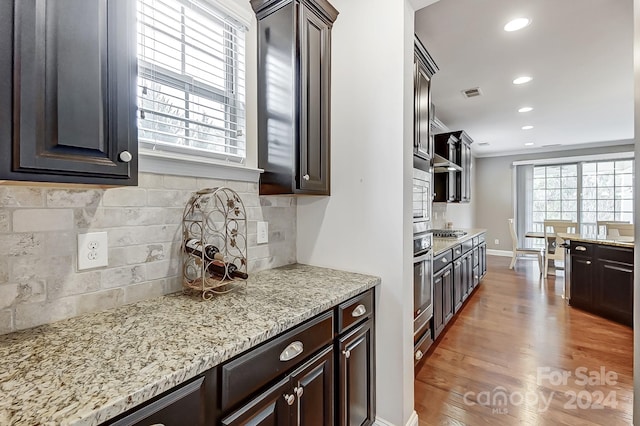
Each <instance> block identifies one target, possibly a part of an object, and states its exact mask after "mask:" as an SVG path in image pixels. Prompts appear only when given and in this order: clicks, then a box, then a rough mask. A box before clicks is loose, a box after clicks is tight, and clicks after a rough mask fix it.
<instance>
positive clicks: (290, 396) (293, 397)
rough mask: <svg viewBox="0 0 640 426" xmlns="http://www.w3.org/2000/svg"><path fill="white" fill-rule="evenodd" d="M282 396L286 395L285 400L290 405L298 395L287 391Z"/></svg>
mask: <svg viewBox="0 0 640 426" xmlns="http://www.w3.org/2000/svg"><path fill="white" fill-rule="evenodd" d="M282 396H284V400H285V401H287V404H289V405H293V403H294V402H295V401H296V396H295V395H291V394H288V393H285V394H284V395H282Z"/></svg>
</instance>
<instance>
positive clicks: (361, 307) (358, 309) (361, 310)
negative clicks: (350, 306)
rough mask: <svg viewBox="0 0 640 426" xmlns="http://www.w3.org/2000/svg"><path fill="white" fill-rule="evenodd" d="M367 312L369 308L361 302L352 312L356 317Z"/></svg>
mask: <svg viewBox="0 0 640 426" xmlns="http://www.w3.org/2000/svg"><path fill="white" fill-rule="evenodd" d="M366 313H367V308H366V307H365V306H364V305H363V304H359V305H358V306H356V308H355V309H354V310H353V312H351V316H352V317H354V318H358V317H361V316H363V315H364V314H366Z"/></svg>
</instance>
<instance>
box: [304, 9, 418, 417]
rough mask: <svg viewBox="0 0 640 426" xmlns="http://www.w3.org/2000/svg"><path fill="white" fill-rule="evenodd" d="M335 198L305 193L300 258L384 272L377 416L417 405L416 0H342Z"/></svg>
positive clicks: (335, 66) (336, 38) (335, 56)
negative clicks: (413, 205) (414, 247)
mask: <svg viewBox="0 0 640 426" xmlns="http://www.w3.org/2000/svg"><path fill="white" fill-rule="evenodd" d="M332 4H333V5H334V6H335V7H336V8H337V9H338V10H339V11H340V15H339V16H338V19H337V21H336V23H335V25H334V29H333V38H332V48H333V50H332V83H331V84H332V89H331V92H332V103H331V108H332V110H331V120H332V123H331V126H332V133H331V135H332V141H331V168H332V174H331V185H332V188H331V197H323V198H317V197H309V198H299V199H298V226H297V230H298V238H297V247H298V250H297V253H298V261H299V262H300V263H309V264H312V265H318V266H326V267H334V268H340V269H345V270H350V271H356V272H362V273H368V274H373V275H378V276H380V277H382V285H381V286H380V288H378V289H377V292H378V293H377V294H378V298H377V305H376V309H377V322H376V339H377V353H376V356H377V386H376V387H377V415H378V417H379V418H382V419H384V420H385V421H387V422H389V423H392V424H396V425H404V424H406V423H407V421H408V420H409V418H410V416H411V415H412V413H413V362H412V361H413V357H412V355H413V340H412V330H413V315H412V311H413V309H412V306H413V290H412V288H413V284H412V279H413V273H412V262H411V259H412V251H411V250H412V245H411V236H412V235H411V232H412V231H411V210H410V209H411V205H410V203H411V173H412V152H411V147H412V140H413V138H412V132H413V126H412V120H413V119H412V116H413V90H412V87H413V72H412V64H413V19H414V18H413V9H411V7H410V6H409V5H408V3H407V2H406V1H405V0H334V1H332Z"/></svg>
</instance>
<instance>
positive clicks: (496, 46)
mask: <svg viewBox="0 0 640 426" xmlns="http://www.w3.org/2000/svg"><path fill="white" fill-rule="evenodd" d="M517 17H527V18H529V19H531V23H530V25H529V26H527V27H525V28H524V29H521V30H519V31H515V32H506V31H504V30H503V26H504V24H506V23H507V22H508V21H510V20H511V19H514V18H517ZM415 32H416V34H417V35H418V37H419V38H420V40H422V42H423V43H424V45H425V46H426V48H427V50H428V51H429V53H430V54H431V56H432V57H433V58H434V60H435V62H436V63H437V64H438V67H439V68H440V71H438V72H437V73H436V75H435V76H434V77H433V80H432V102H433V103H434V105H435V112H436V116H437V117H438V119H440V120H441V121H442V122H443V123H444V124H445V125H446V126H447V127H449V128H450V129H451V130H465V131H466V132H467V133H468V134H469V136H471V138H472V139H473V140H474V144H473V146H472V147H473V153H474V155H476V156H479V157H484V156H496V155H505V154H512V153H517V152H523V153H524V152H536V151H553V150H563V149H573V148H580V147H588V146H596V145H597V146H603V145H617V144H622V143H631V141H630V139H633V1H632V0H598V1H594V0H588V1H585V0H561V1H558V0H535V1H531V0H481V1H480V0H440V1H437V2H436V3H434V4H431V5H429V6H427V7H425V8H423V9H420V10H418V11H417V12H416V15H415ZM521 75H529V76H531V77H533V80H532V81H531V82H529V83H527V84H523V85H520V86H516V85H514V84H513V83H512V81H513V79H514V78H516V77H518V76H521ZM475 87H480V90H481V91H482V95H481V96H479V97H474V98H466V97H465V96H463V94H462V93H461V91H462V90H465V89H470V88H475ZM525 106H530V107H533V111H531V112H527V113H519V112H518V109H519V108H521V107H525ZM526 125H531V126H534V127H533V129H531V130H522V127H523V126H526ZM527 142H529V143H531V142H533V143H534V145H532V146H525V145H524V144H525V143H527ZM485 144H488V145H485ZM557 144H560V146H556V145H557ZM549 145H551V146H549Z"/></svg>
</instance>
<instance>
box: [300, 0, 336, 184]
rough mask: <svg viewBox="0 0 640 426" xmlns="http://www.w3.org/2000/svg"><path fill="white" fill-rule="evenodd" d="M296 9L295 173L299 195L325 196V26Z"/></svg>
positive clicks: (327, 46)
mask: <svg viewBox="0 0 640 426" xmlns="http://www.w3.org/2000/svg"><path fill="white" fill-rule="evenodd" d="M298 7H299V8H300V9H299V10H300V21H299V25H300V91H301V93H300V102H301V108H300V129H299V132H300V146H299V156H300V157H299V162H298V170H297V173H296V181H297V184H298V188H299V189H300V190H301V191H302V192H309V193H317V194H327V195H328V194H329V140H330V134H329V107H330V92H329V73H330V70H331V67H330V51H331V46H330V43H331V34H330V31H331V30H330V27H329V25H328V24H327V23H326V22H325V21H323V20H322V19H320V17H318V15H316V14H315V13H313V12H312V11H311V10H309V9H308V8H307V6H306V5H305V4H304V3H302V2H301V3H300V4H299V6H298Z"/></svg>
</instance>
